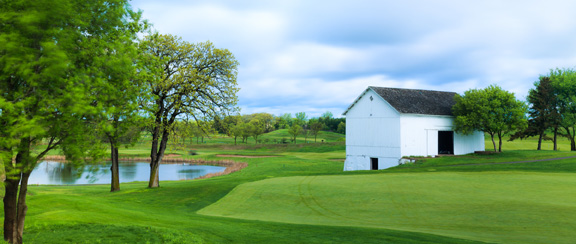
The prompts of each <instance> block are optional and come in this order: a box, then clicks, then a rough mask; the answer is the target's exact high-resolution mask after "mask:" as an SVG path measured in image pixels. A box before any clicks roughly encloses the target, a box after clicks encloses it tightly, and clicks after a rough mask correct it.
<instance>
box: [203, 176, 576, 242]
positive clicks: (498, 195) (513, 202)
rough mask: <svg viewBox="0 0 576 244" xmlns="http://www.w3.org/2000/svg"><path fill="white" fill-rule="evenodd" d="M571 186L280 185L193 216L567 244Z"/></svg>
mask: <svg viewBox="0 0 576 244" xmlns="http://www.w3.org/2000/svg"><path fill="white" fill-rule="evenodd" d="M574 185H576V177H574V175H573V174H549V173H522V174H518V173H516V172H503V173H491V174H485V173H418V174H379V175H369V176H363V177H358V176H305V177H283V178H275V179H268V180H263V181H257V182H251V183H247V184H242V185H240V186H239V187H237V188H235V189H234V190H233V191H232V192H231V193H230V194H228V195H227V196H226V197H224V198H223V199H221V200H220V201H218V202H217V203H216V204H213V205H210V206H208V207H207V208H205V209H202V210H200V211H199V213H200V214H206V215H211V216H220V217H231V218H239V219H251V220H260V221H275V222H283V223H293V224H314V225H336V226H363V227H372V228H388V229H396V230H405V231H417V232H423V233H431V234H437V235H445V236H451V237H455V238H463V239H471V240H479V241H487V242H504V243H546V242H547V243H573V240H574V237H575V235H574V234H573V231H574V229H575V228H576V222H575V221H573V219H576V188H574Z"/></svg>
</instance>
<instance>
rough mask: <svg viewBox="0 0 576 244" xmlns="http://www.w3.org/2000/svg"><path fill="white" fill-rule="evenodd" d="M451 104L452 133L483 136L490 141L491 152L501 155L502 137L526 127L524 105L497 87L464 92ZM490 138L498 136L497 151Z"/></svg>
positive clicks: (511, 94) (492, 86)
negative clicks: (452, 105) (476, 133)
mask: <svg viewBox="0 0 576 244" xmlns="http://www.w3.org/2000/svg"><path fill="white" fill-rule="evenodd" d="M455 100H456V104H455V105H454V107H453V108H452V111H453V113H454V116H455V117H456V118H455V120H454V131H456V132H458V133H462V134H471V133H473V132H474V131H483V132H486V133H488V134H489V135H490V136H491V138H492V144H493V145H494V151H496V150H498V151H500V152H501V151H502V136H504V135H506V134H509V133H512V132H515V131H517V130H523V129H524V128H525V127H526V126H527V122H526V115H525V114H526V105H525V104H524V103H523V102H521V101H518V100H516V98H515V97H514V94H513V93H509V92H507V91H504V90H502V89H501V88H500V87H499V86H496V85H491V86H489V87H487V88H485V89H482V90H478V89H472V90H468V91H466V92H464V96H460V95H456V97H455ZM494 136H498V140H499V146H498V149H497V148H496V143H495V142H494Z"/></svg>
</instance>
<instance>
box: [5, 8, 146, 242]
mask: <svg viewBox="0 0 576 244" xmlns="http://www.w3.org/2000/svg"><path fill="white" fill-rule="evenodd" d="M139 19H140V14H139V13H135V12H133V11H132V10H131V9H130V6H129V5H128V3H127V1H123V0H111V1H107V2H102V1H88V2H80V1H62V0H51V1H47V0H38V1H20V0H10V1H7V0H0V23H1V24H0V91H2V92H0V161H1V163H2V165H3V167H4V173H5V176H6V179H5V181H4V187H5V191H4V200H3V203H4V240H6V241H7V242H9V243H22V234H23V231H24V222H25V217H26V213H27V209H28V207H27V204H26V196H27V189H28V178H29V176H30V174H31V173H32V171H33V169H34V167H35V166H36V164H37V163H38V162H39V161H40V160H41V159H42V158H43V157H44V155H46V154H47V153H48V152H49V151H51V150H54V149H57V148H58V149H61V151H62V152H63V153H64V154H65V155H66V158H67V160H68V161H70V162H71V163H82V162H83V161H84V159H85V158H87V157H90V158H92V159H99V158H102V157H103V156H104V150H103V147H102V144H100V143H99V140H98V135H97V133H96V131H97V130H98V129H99V127H98V124H99V121H98V120H99V119H100V118H105V117H108V116H106V114H110V111H111V109H110V107H109V104H107V103H106V102H105V101H104V99H103V98H104V97H105V96H106V94H104V93H103V92H104V91H107V89H106V87H113V86H114V85H115V83H114V82H115V81H114V80H110V78H111V77H124V75H123V74H122V73H123V71H122V70H123V68H125V69H126V70H125V71H126V72H127V73H130V72H131V70H132V68H131V67H132V66H133V63H132V59H131V57H126V56H124V55H125V54H124V53H123V50H125V49H123V48H126V47H127V46H125V44H127V43H128V42H130V40H131V38H132V37H133V34H134V32H135V31H137V29H138V28H139V27H138V26H139V25H140V21H139ZM109 59H110V62H108V61H109ZM122 60H128V61H126V62H124V61H122ZM115 65H119V66H118V67H114V66H115ZM112 69H114V70H115V71H114V72H109V71H110V70H112ZM116 71H117V72H119V73H116ZM116 84H117V83H116ZM103 114H104V115H103ZM14 155H15V157H14ZM13 159H14V160H13Z"/></svg>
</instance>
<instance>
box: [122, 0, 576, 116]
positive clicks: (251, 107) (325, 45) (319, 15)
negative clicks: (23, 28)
mask: <svg viewBox="0 0 576 244" xmlns="http://www.w3.org/2000/svg"><path fill="white" fill-rule="evenodd" d="M131 4H132V6H133V8H134V9H141V10H142V11H143V15H144V18H146V19H148V20H149V21H150V22H151V23H152V24H153V25H154V29H155V30H157V31H158V32H160V33H164V34H173V35H177V36H181V37H182V38H183V39H184V40H185V41H188V42H201V41H207V40H210V41H211V42H213V43H214V45H215V46H216V47H217V48H227V49H229V50H230V51H231V52H232V53H234V55H235V56H236V59H237V60H238V61H239V62H240V67H239V73H238V84H239V86H240V88H241V90H240V92H239V93H238V97H239V103H238V106H239V107H240V108H241V113H242V114H249V113H255V112H268V113H272V114H275V115H281V114H283V113H292V114H294V113H296V112H306V113H307V114H308V115H309V116H310V117H312V116H319V115H320V114H322V113H323V112H325V111H331V112H332V113H333V114H334V115H335V116H337V117H339V116H340V114H341V113H342V112H343V111H344V110H345V109H346V108H347V107H348V106H349V105H350V103H352V102H353V100H354V99H355V98H356V97H357V96H358V95H359V94H360V93H361V92H362V91H363V90H364V89H366V87H368V86H384V87H398V88H416V89H430V90H441V91H454V92H458V93H462V92H464V91H466V90H468V89H473V88H484V87H486V86H488V85H490V84H497V85H499V86H501V87H502V88H504V89H506V90H508V91H511V92H514V93H515V94H516V96H517V97H518V98H519V99H524V98H525V96H526V94H527V93H528V90H529V89H530V88H531V87H533V83H534V81H536V80H538V77H539V76H540V75H544V74H546V73H548V72H549V70H550V69H551V68H556V67H560V68H574V67H575V66H576V15H575V14H574V9H576V1H555V0H547V1H530V0H524V1H505V0H500V1H490V0H484V1H479V0H478V1H472V0H471V1H461V0H446V1H425V0H422V1H418V0H403V1H397V0H394V1H387V0H381V1H377V0H373V1H369V0H354V1H340V0H332V1H325V0H314V1H313V0H308V1H304V0H303V1H300V0H291V1H264V0H262V1H259V0H258V1H256V0H243V1H232V0H228V1H225V0H209V1H208V0H206V1H203V0H198V1H183V0H180V1H178V0H163V1H157V0H133V1H132V2H131Z"/></svg>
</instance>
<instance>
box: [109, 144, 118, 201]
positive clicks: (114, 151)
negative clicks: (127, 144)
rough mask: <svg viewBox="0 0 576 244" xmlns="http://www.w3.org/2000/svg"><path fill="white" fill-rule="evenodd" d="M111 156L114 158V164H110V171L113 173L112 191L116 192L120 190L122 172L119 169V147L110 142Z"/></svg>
mask: <svg viewBox="0 0 576 244" xmlns="http://www.w3.org/2000/svg"><path fill="white" fill-rule="evenodd" d="M110 157H111V160H112V166H110V173H111V174H112V181H111V183H110V191H111V192H115V191H119V190H120V173H119V169H118V168H119V165H118V148H117V147H115V146H114V143H110Z"/></svg>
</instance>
